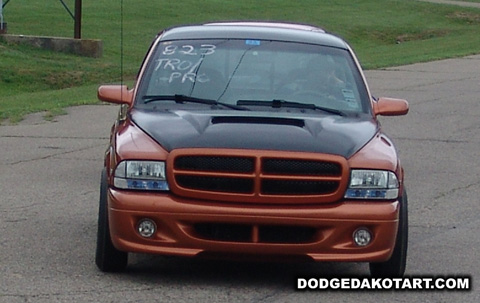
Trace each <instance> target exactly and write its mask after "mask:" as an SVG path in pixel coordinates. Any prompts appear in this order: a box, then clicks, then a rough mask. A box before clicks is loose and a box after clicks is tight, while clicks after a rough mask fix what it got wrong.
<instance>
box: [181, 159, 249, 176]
mask: <svg viewBox="0 0 480 303" xmlns="http://www.w3.org/2000/svg"><path fill="white" fill-rule="evenodd" d="M254 161H255V159H253V158H243V157H242V158H240V157H219V156H188V157H187V156H184V157H177V158H176V159H175V169H181V170H194V171H195V170H198V171H217V172H235V173H252V172H253V170H254V165H255V162H254Z"/></svg>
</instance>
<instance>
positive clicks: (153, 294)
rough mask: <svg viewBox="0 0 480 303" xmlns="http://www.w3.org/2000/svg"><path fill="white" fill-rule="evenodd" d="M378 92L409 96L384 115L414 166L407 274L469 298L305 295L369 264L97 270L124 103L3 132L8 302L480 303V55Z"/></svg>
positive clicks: (1, 239)
mask: <svg viewBox="0 0 480 303" xmlns="http://www.w3.org/2000/svg"><path fill="white" fill-rule="evenodd" d="M366 76H367V79H368V81H369V84H370V88H371V90H372V92H373V93H374V95H375V96H389V97H397V98H406V99H407V100H409V102H410V113H409V114H408V115H407V116H404V117H382V118H381V121H382V125H383V128H384V130H385V131H386V132H387V133H388V134H389V135H390V136H391V137H392V138H393V140H394V141H395V143H396V146H397V148H398V152H399V154H400V156H401V159H402V162H403V165H404V167H405V171H406V185H407V187H408V191H409V201H410V203H409V210H410V218H409V219H410V240H409V256H408V264H407V274H408V275H422V276H425V275H430V276H433V275H469V276H472V277H473V282H472V283H473V284H474V285H473V290H471V291H469V292H446V291H438V292H418V291H411V292H408V291H403V292H342V291H339V292H320V291H319V292H316V291H309V292H297V291H294V287H295V278H296V277H299V276H303V277H305V276H307V277H323V276H336V277H341V276H347V275H364V274H366V273H367V272H368V268H367V266H366V265H365V264H359V263H358V264H357V263H353V264H351V263H321V264H278V263H238V262H227V261H204V260H184V259H178V258H168V259H167V258H162V257H154V256H145V255H135V256H133V257H132V258H131V261H130V266H129V271H128V272H126V273H122V274H104V273H101V272H99V271H98V270H97V269H96V267H95V265H94V250H95V236H96V220H97V219H96V216H97V200H98V189H99V177H100V171H101V168H102V160H103V153H104V151H105V149H106V146H107V142H108V136H109V130H110V127H111V125H112V123H113V121H114V119H115V117H116V115H117V110H118V107H117V106H113V105H97V106H81V107H74V108H69V109H68V114H67V115H63V116H58V117H56V118H55V120H54V121H52V122H47V121H44V119H43V118H42V114H34V115H30V116H28V117H27V118H26V119H25V120H24V121H22V122H21V123H19V124H18V125H2V126H0V146H1V149H0V151H1V157H0V192H1V199H0V228H1V230H2V233H0V272H1V276H0V302H9V303H10V302H14V303H15V302H227V301H228V302H292V301H295V302H298V303H301V302H317V301H318V300H319V296H321V301H322V302H359V300H360V301H362V302H381V301H388V302H480V291H479V290H478V289H479V288H478V287H477V286H476V285H475V284H476V280H477V279H476V278H477V277H478V276H479V274H480V260H479V258H478V257H477V256H476V251H477V250H478V248H479V247H480V235H479V233H478V232H477V230H478V229H479V226H480V219H479V216H478V214H479V212H480V203H479V202H478V201H479V200H478V197H479V196H480V174H479V173H478V172H479V171H480V164H479V161H478V159H479V158H480V149H479V148H478V146H479V143H480V119H479V116H480V55H476V56H469V57H465V58H460V59H451V60H444V61H438V62H429V63H421V64H414V65H408V66H401V67H395V68H388V69H382V70H374V71H368V72H367V73H366Z"/></svg>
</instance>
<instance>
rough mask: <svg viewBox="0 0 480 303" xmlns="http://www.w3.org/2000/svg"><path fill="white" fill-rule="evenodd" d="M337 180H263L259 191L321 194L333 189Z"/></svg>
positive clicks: (336, 186) (336, 185)
mask: <svg viewBox="0 0 480 303" xmlns="http://www.w3.org/2000/svg"><path fill="white" fill-rule="evenodd" d="M338 184H339V182H332V181H305V180H263V181H262V190H261V192H262V193H264V194H267V195H323V194H328V193H331V192H333V191H335V190H336V189H337V188H338Z"/></svg>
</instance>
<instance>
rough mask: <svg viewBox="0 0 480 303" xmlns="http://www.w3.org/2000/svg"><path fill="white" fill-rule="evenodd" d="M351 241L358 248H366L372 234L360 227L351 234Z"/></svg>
mask: <svg viewBox="0 0 480 303" xmlns="http://www.w3.org/2000/svg"><path fill="white" fill-rule="evenodd" d="M353 241H354V242H355V244H356V245H358V246H367V245H368V244H370V242H371V241H372V233H371V232H370V231H369V230H368V229H367V228H365V227H361V228H359V229H357V230H356V231H355V232H354V233H353Z"/></svg>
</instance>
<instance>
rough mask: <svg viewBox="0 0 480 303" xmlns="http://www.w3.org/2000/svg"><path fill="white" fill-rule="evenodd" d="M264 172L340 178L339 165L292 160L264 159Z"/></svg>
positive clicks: (340, 170)
mask: <svg viewBox="0 0 480 303" xmlns="http://www.w3.org/2000/svg"><path fill="white" fill-rule="evenodd" d="M262 171H263V172H264V173H268V174H286V175H288V174H290V175H309V176H315V175H321V176H339V175H340V174H341V173H342V167H341V166H340V165H339V164H338V163H331V162H324V161H307V160H292V159H264V160H263V166H262Z"/></svg>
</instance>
